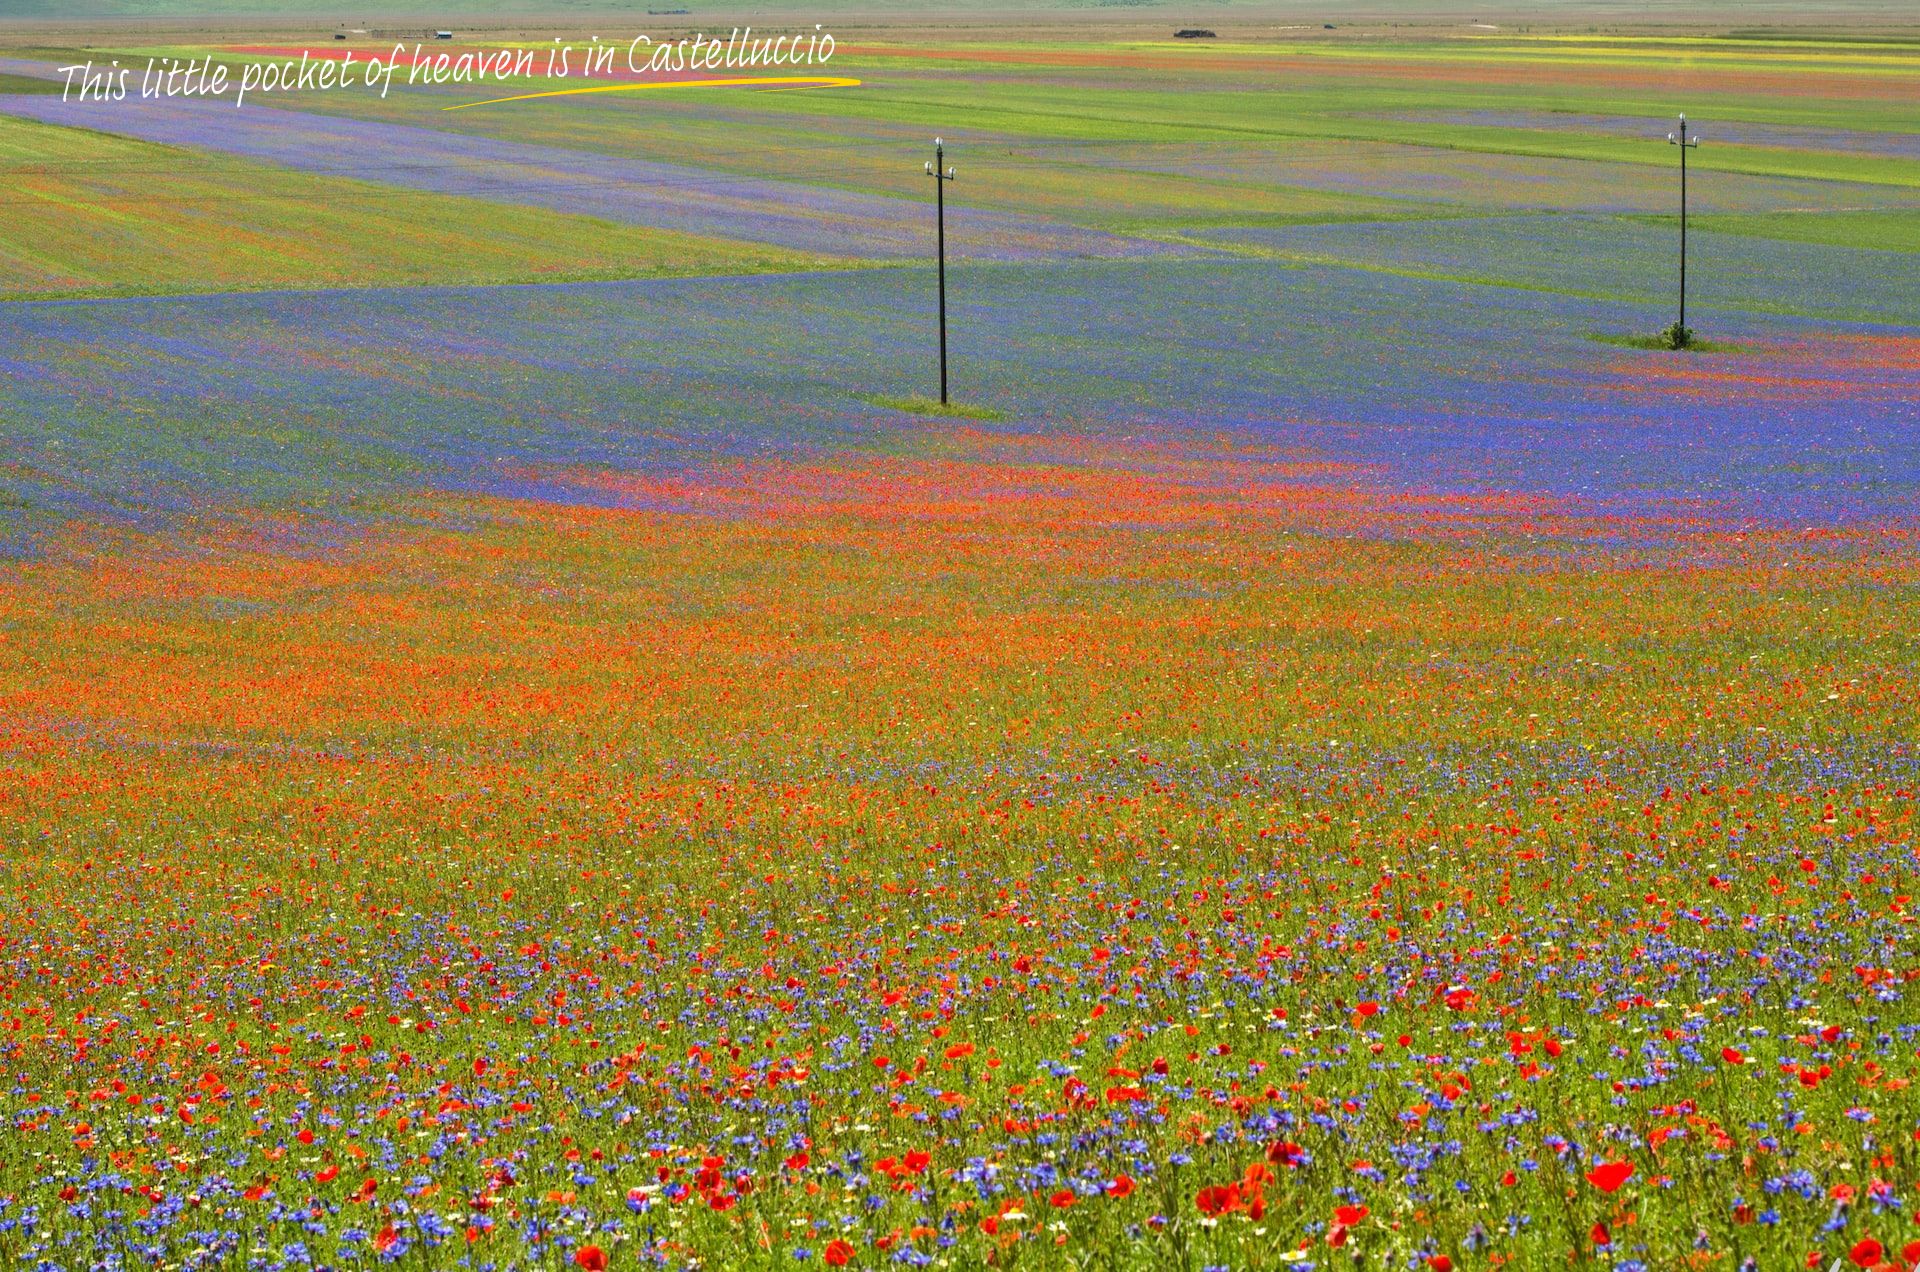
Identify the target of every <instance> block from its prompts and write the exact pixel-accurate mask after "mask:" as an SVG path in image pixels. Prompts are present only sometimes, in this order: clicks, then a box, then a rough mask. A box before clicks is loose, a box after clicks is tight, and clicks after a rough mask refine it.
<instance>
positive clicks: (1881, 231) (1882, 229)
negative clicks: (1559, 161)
mask: <svg viewBox="0 0 1920 1272" xmlns="http://www.w3.org/2000/svg"><path fill="white" fill-rule="evenodd" d="M1658 219H1661V220H1671V219H1673V218H1665V217H1663V218H1658ZM1692 223H1693V224H1694V225H1696V226H1698V227H1699V228H1701V229H1703V230H1713V231H1715V232H1717V233H1720V234H1740V235H1746V236H1748V237H1751V238H1769V239H1781V240H1783V241H1786V242H1789V243H1820V244H1825V245H1827V246H1831V247H1866V248H1875V249H1878V250H1880V251H1888V252H1920V209H1892V208H1863V209H1861V210H1859V211H1850V212H1797V211H1796V212H1759V213H1747V214H1736V213H1725V214H1717V215H1709V216H1697V217H1694V218H1692Z"/></svg>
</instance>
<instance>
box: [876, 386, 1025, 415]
mask: <svg viewBox="0 0 1920 1272" xmlns="http://www.w3.org/2000/svg"><path fill="white" fill-rule="evenodd" d="M859 398H860V400H861V401H862V402H865V403H866V404H867V405H869V406H880V407H885V408H886V409H887V410H889V411H904V412H905V413H907V414H908V415H934V416H940V417H943V418H946V419H960V420H1004V419H1006V418H1007V413H1006V412H1005V411H996V410H995V409H993V408H992V407H990V406H972V405H969V404H968V403H965V402H938V401H935V400H934V399H933V398H929V397H920V396H918V395H917V394H909V395H907V396H905V397H888V396H886V395H884V394H877V393H876V394H865V393H863V394H860V395H859Z"/></svg>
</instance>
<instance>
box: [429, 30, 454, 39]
mask: <svg viewBox="0 0 1920 1272" xmlns="http://www.w3.org/2000/svg"><path fill="white" fill-rule="evenodd" d="M433 38H434V39H436V40H451V39H452V38H453V32H451V31H435V32H434V33H433Z"/></svg>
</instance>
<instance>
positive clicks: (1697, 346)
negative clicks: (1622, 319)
mask: <svg viewBox="0 0 1920 1272" xmlns="http://www.w3.org/2000/svg"><path fill="white" fill-rule="evenodd" d="M1586 338H1587V339H1589V340H1591V341H1593V342H1594V343H1595V344H1603V345H1614V346H1616V347H1618V348H1622V349H1649V350H1656V351H1658V352H1661V353H1752V352H1754V350H1753V349H1752V348H1751V347H1750V346H1748V345H1743V344H1735V343H1734V342H1733V341H1730V340H1703V339H1701V338H1699V337H1698V336H1696V337H1694V339H1693V341H1692V342H1691V343H1690V344H1688V345H1686V346H1685V347H1684V348H1681V349H1674V348H1672V347H1671V346H1669V345H1668V344H1667V343H1666V341H1665V340H1664V339H1663V338H1661V337H1660V336H1657V335H1621V334H1619V333H1617V332H1605V331H1589V332H1587V333H1586Z"/></svg>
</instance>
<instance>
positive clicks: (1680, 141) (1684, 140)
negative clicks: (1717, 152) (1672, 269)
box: [1667, 115, 1700, 347]
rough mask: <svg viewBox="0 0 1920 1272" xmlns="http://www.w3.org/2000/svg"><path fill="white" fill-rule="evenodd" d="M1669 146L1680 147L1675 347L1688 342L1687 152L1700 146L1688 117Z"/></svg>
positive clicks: (1682, 120)
mask: <svg viewBox="0 0 1920 1272" xmlns="http://www.w3.org/2000/svg"><path fill="white" fill-rule="evenodd" d="M1667 144H1668V145H1671V146H1678V147H1680V321H1679V322H1677V323H1675V324H1674V335H1675V337H1676V339H1675V346H1676V347H1678V346H1679V345H1680V344H1681V343H1684V342H1685V340H1686V330H1687V151H1689V150H1692V149H1694V148H1695V147H1697V146H1698V145H1699V144H1700V138H1698V137H1695V136H1689V135H1688V134H1687V117H1686V116H1685V115H1682V116H1680V131H1679V132H1677V133H1668V134H1667Z"/></svg>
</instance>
